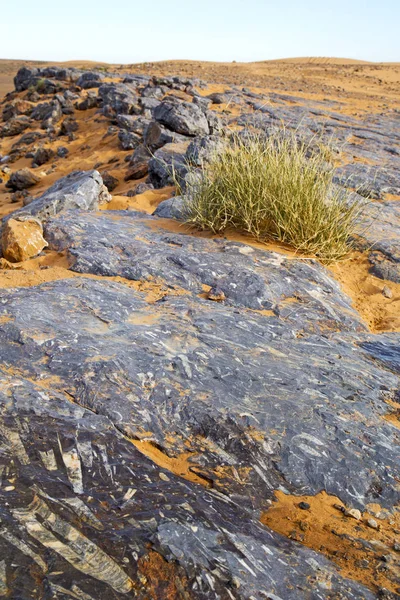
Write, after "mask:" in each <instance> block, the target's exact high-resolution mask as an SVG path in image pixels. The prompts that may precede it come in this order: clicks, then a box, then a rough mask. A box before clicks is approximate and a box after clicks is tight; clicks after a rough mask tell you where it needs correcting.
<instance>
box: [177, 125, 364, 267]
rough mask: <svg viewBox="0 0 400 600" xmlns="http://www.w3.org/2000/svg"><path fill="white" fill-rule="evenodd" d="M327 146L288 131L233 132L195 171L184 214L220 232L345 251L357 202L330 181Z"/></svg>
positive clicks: (319, 251) (318, 251)
mask: <svg viewBox="0 0 400 600" xmlns="http://www.w3.org/2000/svg"><path fill="white" fill-rule="evenodd" d="M321 147H322V148H323V149H324V151H323V152H322V151H321V150H320V149H321ZM328 150H329V148H327V147H326V146H325V145H324V146H321V142H320V141H319V140H315V139H314V140H312V141H311V142H308V143H307V142H299V140H298V139H297V137H296V133H295V132H288V131H286V130H283V131H279V132H277V133H275V134H272V135H271V136H270V137H268V138H266V137H261V136H259V135H256V134H250V135H248V136H246V137H245V138H243V137H239V136H237V135H235V136H234V137H233V138H232V140H231V143H230V144H228V145H227V146H226V148H225V149H224V150H223V151H222V152H220V153H218V154H215V155H213V156H212V157H211V160H210V161H209V162H207V163H204V164H203V166H202V169H201V171H200V173H197V176H195V177H190V179H189V183H188V184H187V187H186V191H185V197H186V199H187V215H188V216H187V221H188V222H189V223H191V224H194V225H196V226H197V227H199V228H201V229H211V230H212V231H213V232H215V233H217V232H222V231H224V230H225V229H226V228H234V229H237V230H240V231H242V232H247V233H249V234H251V235H253V236H255V237H256V238H257V239H258V240H266V239H274V240H277V241H279V242H283V243H285V244H289V245H290V246H292V247H293V248H295V249H296V250H298V251H299V252H301V253H305V254H311V255H315V256H317V257H318V258H320V259H323V260H325V261H327V262H332V261H335V260H338V259H340V258H342V257H343V256H344V255H345V254H347V252H348V251H349V249H350V247H351V237H352V234H353V233H354V228H355V224H356V220H357V217H358V216H359V212H360V206H359V205H358V204H357V203H354V202H350V201H349V194H348V193H347V192H346V191H345V190H343V189H340V188H337V187H335V186H334V185H333V174H334V167H333V165H331V164H330V163H327V162H326V161H327V158H328V157H329V155H330V153H329V151H328Z"/></svg>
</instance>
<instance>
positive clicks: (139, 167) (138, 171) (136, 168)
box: [124, 161, 149, 181]
mask: <svg viewBox="0 0 400 600" xmlns="http://www.w3.org/2000/svg"><path fill="white" fill-rule="evenodd" d="M148 172H149V163H148V162H146V161H143V162H137V163H135V164H134V165H131V166H130V167H129V169H128V171H127V172H126V175H125V177H124V180H125V181H131V180H132V179H133V180H134V179H141V178H142V177H146V175H147V173H148Z"/></svg>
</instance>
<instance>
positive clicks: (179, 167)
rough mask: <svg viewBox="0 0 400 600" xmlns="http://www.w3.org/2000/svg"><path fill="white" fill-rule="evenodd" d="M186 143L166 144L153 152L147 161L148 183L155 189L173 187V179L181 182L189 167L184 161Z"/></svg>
mask: <svg viewBox="0 0 400 600" xmlns="http://www.w3.org/2000/svg"><path fill="white" fill-rule="evenodd" d="M186 150H187V143H182V142H181V143H176V144H174V143H171V144H166V145H165V146H163V147H162V148H160V149H159V150H156V152H154V156H153V157H152V158H151V160H150V161H149V178H150V183H152V184H153V185H154V187H156V188H161V187H165V186H166V185H174V183H175V179H177V180H178V181H181V180H183V179H184V177H185V175H186V174H187V172H188V170H189V167H188V164H187V160H186Z"/></svg>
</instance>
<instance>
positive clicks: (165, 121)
mask: <svg viewBox="0 0 400 600" xmlns="http://www.w3.org/2000/svg"><path fill="white" fill-rule="evenodd" d="M153 115H154V118H155V119H156V121H158V122H159V123H161V124H162V125H165V126H166V127H168V129H171V130H172V131H176V132H177V133H181V134H183V135H188V136H195V135H204V134H208V133H210V128H209V125H208V122H207V119H206V117H205V115H204V113H203V111H202V110H201V109H200V108H199V107H198V106H197V105H196V104H193V103H190V102H179V103H176V102H171V101H170V100H165V101H164V102H161V104H160V105H159V106H157V107H156V108H155V109H154V111H153Z"/></svg>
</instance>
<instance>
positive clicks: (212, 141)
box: [186, 135, 226, 166]
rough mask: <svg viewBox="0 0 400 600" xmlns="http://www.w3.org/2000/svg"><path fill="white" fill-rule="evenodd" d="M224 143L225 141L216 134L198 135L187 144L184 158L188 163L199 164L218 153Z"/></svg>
mask: <svg viewBox="0 0 400 600" xmlns="http://www.w3.org/2000/svg"><path fill="white" fill-rule="evenodd" d="M225 145H226V141H224V140H222V139H221V137H219V136H216V135H213V136H204V137H198V138H195V139H194V140H193V142H191V143H190V144H189V147H188V149H187V151H186V158H187V160H188V162H189V163H191V164H193V165H196V166H201V165H202V164H203V163H204V162H207V161H209V160H210V159H211V158H213V157H214V156H216V155H218V154H219V153H220V152H221V151H222V150H223V149H224V147H225Z"/></svg>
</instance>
